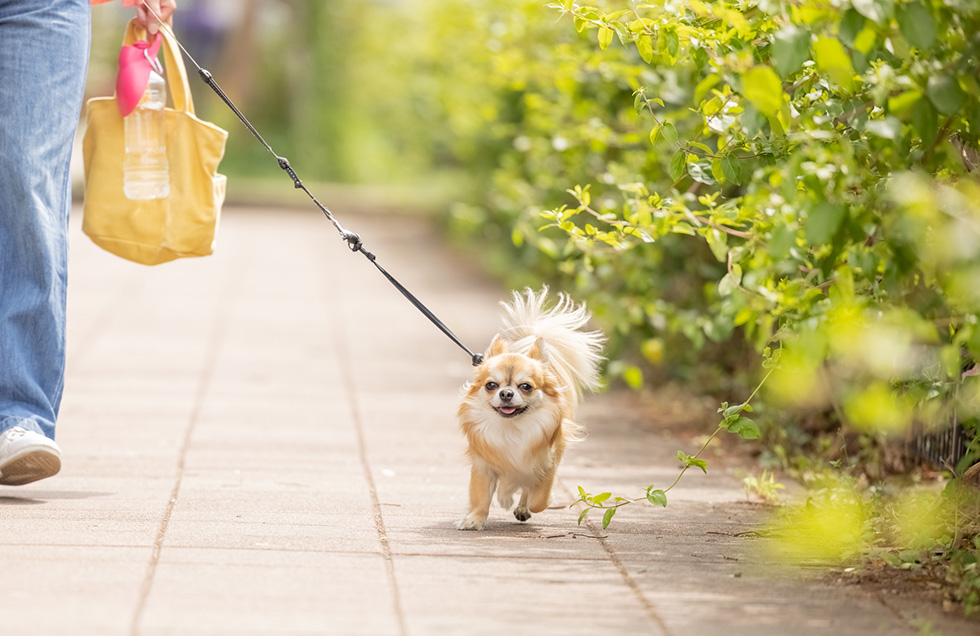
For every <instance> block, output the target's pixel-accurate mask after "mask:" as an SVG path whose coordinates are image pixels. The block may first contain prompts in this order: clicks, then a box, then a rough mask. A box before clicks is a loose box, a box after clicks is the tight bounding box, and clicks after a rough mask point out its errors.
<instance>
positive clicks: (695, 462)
mask: <svg viewBox="0 0 980 636" xmlns="http://www.w3.org/2000/svg"><path fill="white" fill-rule="evenodd" d="M677 459H679V460H680V462H681V463H682V464H684V468H690V467H691V466H696V467H698V468H700V469H701V470H702V472H704V473H705V474H708V462H706V461H704V460H703V459H698V458H696V457H692V456H691V455H688V454H687V453H685V452H684V451H677Z"/></svg>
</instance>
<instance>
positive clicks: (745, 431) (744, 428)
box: [728, 417, 760, 439]
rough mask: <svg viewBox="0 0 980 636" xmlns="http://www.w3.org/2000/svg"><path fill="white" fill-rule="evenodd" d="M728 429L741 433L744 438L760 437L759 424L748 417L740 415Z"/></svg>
mask: <svg viewBox="0 0 980 636" xmlns="http://www.w3.org/2000/svg"><path fill="white" fill-rule="evenodd" d="M728 430H730V431H732V432H733V433H735V434H737V435H739V436H740V437H741V438H742V439H759V434H760V431H759V425H758V424H756V423H755V421H754V420H751V419H749V418H747V417H740V418H738V419H737V420H735V423H734V424H733V425H732V427H731V428H729V429H728Z"/></svg>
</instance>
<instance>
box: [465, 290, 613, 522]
mask: <svg viewBox="0 0 980 636" xmlns="http://www.w3.org/2000/svg"><path fill="white" fill-rule="evenodd" d="M547 292H548V288H547V287H545V288H544V289H542V290H541V291H540V292H538V293H535V292H534V291H532V290H531V289H527V290H525V291H524V293H523V294H521V293H519V292H514V296H513V299H512V300H511V302H510V303H501V305H502V306H503V308H504V321H503V330H502V331H501V332H500V333H498V334H497V335H496V336H494V338H493V341H492V342H491V343H490V347H489V348H488V349H487V351H486V354H485V356H484V359H483V361H482V363H481V364H480V365H479V366H478V367H476V375H475V377H474V379H473V381H472V382H469V383H467V384H466V385H465V386H464V387H463V401H462V404H460V406H459V411H458V413H457V415H458V417H459V425H460V428H461V429H462V430H463V433H464V434H465V435H466V440H467V442H468V445H469V448H468V450H467V454H468V456H469V459H470V463H471V471H470V508H469V513H468V514H467V515H466V517H464V518H463V519H462V520H461V521H459V522H458V523H457V524H456V527H457V528H459V529H460V530H482V529H483V527H484V525H485V524H486V521H487V516H488V514H489V512H490V502H491V500H492V499H493V495H494V491H497V502H498V503H499V504H500V505H501V507H503V508H505V509H507V510H510V508H511V506H513V504H514V495H515V493H517V491H518V490H520V491H521V496H520V500H519V501H518V504H517V507H516V508H514V516H515V517H516V518H517V519H518V521H527V520H528V519H530V518H531V513H532V512H534V513H537V512H541V511H542V510H544V509H545V508H547V507H548V504H549V501H550V498H551V488H552V484H553V483H554V481H555V472H556V471H557V469H558V464H559V463H560V462H561V458H562V455H563V454H564V452H565V447H566V445H567V444H568V443H569V442H572V441H577V440H580V439H582V437H583V433H584V429H583V427H581V426H579V425H578V424H576V423H575V421H574V418H575V408H576V406H577V405H578V403H579V401H580V400H581V398H582V391H583V389H588V390H595V389H596V388H598V386H599V370H598V367H599V363H600V361H601V360H602V356H601V351H602V346H603V344H604V342H605V338H604V337H603V336H602V334H601V333H599V332H597V331H586V330H585V326H586V323H587V322H588V320H589V318H590V315H589V312H588V311H587V309H586V308H585V305H584V304H582V305H576V304H575V303H574V302H573V301H572V299H571V298H569V297H568V296H567V295H565V294H560V295H559V297H558V302H557V304H555V305H554V306H552V307H550V308H549V307H546V296H547Z"/></svg>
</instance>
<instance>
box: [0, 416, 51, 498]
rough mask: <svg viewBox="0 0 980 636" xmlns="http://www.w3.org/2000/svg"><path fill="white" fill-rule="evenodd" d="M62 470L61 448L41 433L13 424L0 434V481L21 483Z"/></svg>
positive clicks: (12, 484)
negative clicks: (13, 425)
mask: <svg viewBox="0 0 980 636" xmlns="http://www.w3.org/2000/svg"><path fill="white" fill-rule="evenodd" d="M59 470H61V449H60V448H58V445H57V444H55V443H54V442H53V441H52V440H50V439H48V438H47V437H45V436H44V435H41V434H40V433H35V432H34V431H28V430H27V429H24V428H21V427H20V426H15V427H13V428H8V429H7V430H5V431H4V432H3V433H2V434H0V484H2V485H5V486H21V485H23V484H29V483H31V482H32V481H37V480H38V479H44V478H45V477H51V476H52V475H56V474H57V473H58V471H59Z"/></svg>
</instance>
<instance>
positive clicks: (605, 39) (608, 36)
mask: <svg viewBox="0 0 980 636" xmlns="http://www.w3.org/2000/svg"><path fill="white" fill-rule="evenodd" d="M615 33H616V32H615V31H614V30H613V29H611V28H609V27H607V26H603V27H599V36H598V37H599V48H601V49H602V50H603V51H605V50H606V48H607V47H608V46H609V45H610V44H612V41H613V35H615Z"/></svg>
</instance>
